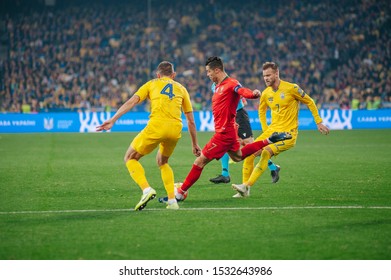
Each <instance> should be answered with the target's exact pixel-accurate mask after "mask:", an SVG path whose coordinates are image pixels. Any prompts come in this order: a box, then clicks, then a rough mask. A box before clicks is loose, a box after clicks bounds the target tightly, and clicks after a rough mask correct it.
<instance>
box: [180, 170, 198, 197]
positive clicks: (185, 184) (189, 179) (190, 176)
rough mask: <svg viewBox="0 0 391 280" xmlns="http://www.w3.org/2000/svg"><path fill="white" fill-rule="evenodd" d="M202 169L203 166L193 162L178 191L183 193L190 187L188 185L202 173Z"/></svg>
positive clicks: (195, 180)
mask: <svg viewBox="0 0 391 280" xmlns="http://www.w3.org/2000/svg"><path fill="white" fill-rule="evenodd" d="M202 169H203V167H199V166H197V165H195V164H193V167H192V168H191V170H190V172H189V174H187V177H186V179H185V181H184V182H183V184H182V186H181V187H180V188H178V192H179V193H182V194H183V193H184V192H186V191H187V190H188V189H190V187H191V186H192V185H193V184H194V183H195V182H197V180H198V178H200V176H201V173H202Z"/></svg>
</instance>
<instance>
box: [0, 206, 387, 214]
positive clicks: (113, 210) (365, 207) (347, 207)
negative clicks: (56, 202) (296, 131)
mask: <svg viewBox="0 0 391 280" xmlns="http://www.w3.org/2000/svg"><path fill="white" fill-rule="evenodd" d="M301 209H390V210H391V206H282V207H277V206H271V207H216V208H212V207H208V208H180V209H179V211H216V210H217V211H232V210H235V211H237V210H247V211H249V210H301ZM128 211H129V212H133V209H82V210H47V211H9V212H0V215H11V214H62V213H98V212H128ZM144 211H166V209H165V208H147V209H144V210H143V212H144Z"/></svg>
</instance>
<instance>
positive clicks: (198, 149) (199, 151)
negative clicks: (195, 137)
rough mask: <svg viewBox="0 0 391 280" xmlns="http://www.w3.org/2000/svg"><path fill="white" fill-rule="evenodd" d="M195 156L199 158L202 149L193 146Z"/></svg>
mask: <svg viewBox="0 0 391 280" xmlns="http://www.w3.org/2000/svg"><path fill="white" fill-rule="evenodd" d="M193 154H194V155H195V156H196V157H199V156H200V155H201V148H200V146H198V145H194V146H193Z"/></svg>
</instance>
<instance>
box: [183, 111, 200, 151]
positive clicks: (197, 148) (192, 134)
mask: <svg viewBox="0 0 391 280" xmlns="http://www.w3.org/2000/svg"><path fill="white" fill-rule="evenodd" d="M185 116H186V120H187V127H188V129H189V133H190V137H191V143H192V146H193V154H194V155H195V156H197V157H199V156H200V155H201V148H200V146H199V145H198V140H197V129H196V125H195V122H194V115H193V112H187V113H185Z"/></svg>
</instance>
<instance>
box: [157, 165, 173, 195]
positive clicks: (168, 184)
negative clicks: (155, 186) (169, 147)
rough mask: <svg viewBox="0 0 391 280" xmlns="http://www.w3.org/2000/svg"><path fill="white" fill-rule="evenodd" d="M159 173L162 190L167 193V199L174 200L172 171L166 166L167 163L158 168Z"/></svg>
mask: <svg viewBox="0 0 391 280" xmlns="http://www.w3.org/2000/svg"><path fill="white" fill-rule="evenodd" d="M160 173H161V175H162V180H163V184H164V188H165V189H166V192H167V197H168V199H174V198H175V193H174V172H172V169H171V167H170V166H169V165H168V163H166V164H163V165H162V166H160Z"/></svg>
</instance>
